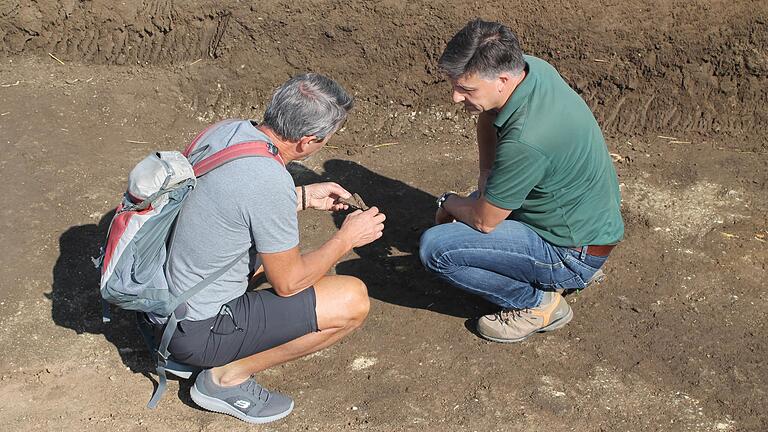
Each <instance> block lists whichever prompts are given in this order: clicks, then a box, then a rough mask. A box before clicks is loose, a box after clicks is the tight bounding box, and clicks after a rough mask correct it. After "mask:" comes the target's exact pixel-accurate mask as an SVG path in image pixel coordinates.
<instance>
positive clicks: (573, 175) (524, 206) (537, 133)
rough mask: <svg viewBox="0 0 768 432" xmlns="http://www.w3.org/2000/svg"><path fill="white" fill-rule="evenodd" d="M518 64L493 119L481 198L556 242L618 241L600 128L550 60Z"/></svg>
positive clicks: (615, 199) (614, 191)
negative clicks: (520, 69) (517, 77)
mask: <svg viewBox="0 0 768 432" xmlns="http://www.w3.org/2000/svg"><path fill="white" fill-rule="evenodd" d="M525 62H526V72H527V75H526V77H525V79H524V80H523V82H522V83H520V85H519V86H518V87H517V88H516V89H515V91H514V92H513V93H512V96H511V97H510V98H509V100H508V101H507V103H506V104H505V105H504V107H503V108H502V109H501V110H500V111H499V113H498V115H497V117H496V120H495V122H494V126H495V127H496V132H497V145H496V159H495V161H494V164H493V168H492V170H491V174H490V176H489V178H488V182H487V184H486V190H485V198H486V199H487V200H488V202H490V203H491V204H493V205H495V206H497V207H501V208H503V209H507V210H512V214H511V215H510V219H514V220H517V221H520V222H522V223H524V224H526V225H528V226H530V227H531V228H532V229H533V230H534V231H536V232H537V233H538V234H539V235H540V236H541V237H542V238H544V240H546V241H548V242H550V243H552V244H555V245H557V246H584V245H607V244H615V243H617V242H618V241H620V240H621V239H622V237H623V236H624V222H623V221H622V218H621V212H620V206H621V197H620V194H619V184H618V179H617V177H616V171H615V170H614V167H613V162H612V161H611V157H610V155H609V154H608V148H607V147H606V145H605V140H604V139H603V134H602V133H601V132H600V126H598V124H597V121H596V120H595V117H594V116H593V115H592V112H591V111H590V110H589V107H588V106H587V104H586V103H585V102H584V101H583V100H582V99H581V97H579V95H578V94H576V92H575V91H573V89H571V88H570V87H569V86H568V84H567V83H566V82H565V81H564V80H563V78H562V77H561V76H560V74H558V73H557V71H556V70H555V68H554V67H552V65H550V64H549V63H547V62H546V61H544V60H541V59H539V58H536V57H532V56H525Z"/></svg>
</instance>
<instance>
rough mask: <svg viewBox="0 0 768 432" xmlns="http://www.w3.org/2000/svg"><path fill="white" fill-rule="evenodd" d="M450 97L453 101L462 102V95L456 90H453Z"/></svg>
mask: <svg viewBox="0 0 768 432" xmlns="http://www.w3.org/2000/svg"><path fill="white" fill-rule="evenodd" d="M451 98H452V99H453V103H459V102H464V96H463V95H462V94H461V93H459V92H458V91H456V90H454V91H453V94H452V95H451Z"/></svg>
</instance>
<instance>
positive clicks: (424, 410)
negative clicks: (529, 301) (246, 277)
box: [0, 0, 768, 431]
mask: <svg viewBox="0 0 768 432" xmlns="http://www.w3.org/2000/svg"><path fill="white" fill-rule="evenodd" d="M475 16H480V17H484V18H487V19H496V20H500V21H503V22H505V23H507V24H508V25H510V26H511V27H512V28H514V29H515V30H516V31H517V32H518V34H519V36H520V39H521V42H522V45H523V48H524V50H525V51H527V52H528V53H531V54H533V55H537V56H539V57H542V58H544V59H546V60H548V61H550V62H551V63H553V64H554V65H555V66H556V67H557V68H558V69H559V70H560V71H561V72H562V74H563V76H564V77H565V78H566V79H567V80H568V82H569V83H570V84H571V85H572V86H573V87H574V88H575V89H576V90H577V91H578V92H579V93H580V94H581V95H582V96H583V97H584V99H585V100H586V101H587V102H588V103H589V105H590V107H591V108H592V109H593V111H594V112H595V114H596V116H597V118H598V120H599V121H600V123H601V124H602V125H603V127H604V131H605V135H606V138H607V141H608V146H609V150H610V151H611V152H612V153H615V154H616V155H617V156H616V159H617V164H616V166H617V171H618V174H619V176H620V182H621V185H622V191H623V214H624V217H625V221H626V225H627V231H626V240H625V241H624V242H623V243H622V244H621V246H620V247H619V248H618V249H617V250H616V251H615V252H614V254H613V255H612V256H611V258H610V260H609V262H608V264H607V268H606V273H607V275H608V278H607V280H606V281H605V282H604V283H603V284H601V285H599V286H596V287H592V288H590V289H587V290H585V291H584V292H582V293H580V294H578V295H572V296H569V297H568V298H567V300H568V302H569V303H570V304H571V307H572V308H573V309H574V312H575V318H574V320H573V321H572V322H571V324H570V325H568V326H567V327H566V328H564V329H562V330H560V331H557V332H553V333H547V334H543V335H537V336H535V337H532V338H531V339H529V340H528V341H526V342H524V343H520V344H514V345H502V344H494V343H489V342H486V341H484V340H482V339H480V338H478V337H477V336H475V335H474V334H473V333H472V332H470V331H468V330H467V326H468V325H469V324H468V322H469V319H471V318H473V317H476V316H478V315H480V314H482V313H484V312H487V311H489V308H488V305H487V304H484V303H482V302H481V301H479V300H477V299H475V298H473V297H471V296H468V295H465V294H462V293H460V292H457V291H456V290H454V289H452V288H450V287H448V286H446V285H444V284H442V283H440V282H438V281H436V280H434V279H433V278H431V277H430V276H429V275H428V274H427V273H426V272H425V271H424V270H423V269H422V268H421V266H420V264H419V262H418V258H417V256H416V251H417V250H418V239H419V235H420V233H421V232H422V231H423V230H424V229H425V228H427V227H428V226H430V223H431V222H430V221H431V219H432V216H433V210H434V198H435V196H437V195H438V194H440V193H441V192H443V191H445V190H449V189H453V190H459V191H470V190H472V188H473V185H474V183H475V178H476V177H475V176H476V173H475V171H476V164H477V154H476V150H475V142H474V119H473V118H471V117H469V116H468V115H466V114H465V113H463V112H462V111H461V110H460V109H459V107H456V106H453V105H451V104H450V101H449V97H448V96H449V86H448V84H447V83H446V82H445V81H444V79H443V78H442V77H441V76H440V74H439V73H438V72H437V70H436V61H437V58H438V56H439V53H440V52H441V50H442V48H443V47H444V45H445V42H446V40H447V39H448V38H450V36H451V35H452V34H453V33H454V32H455V31H456V30H457V29H459V28H460V27H461V26H462V25H463V24H464V23H465V22H466V21H467V20H468V19H469V18H472V17H475ZM766 46H768V3H766V2H765V1H764V0H757V1H738V0H737V1H728V2H726V1H717V0H716V1H705V0H694V1H677V0H655V1H653V0H652V1H640V0H627V1H616V0H593V1H588V0H544V1H533V0H522V1H510V2H498V1H489V2H467V1H456V0H444V1H440V2H438V1H424V0H411V1H408V2H405V1H394V0H385V1H369V0H352V1H349V2H344V1H313V0H294V1H274V0H266V1H261V2H244V1H237V0H224V1H213V0H143V1H138V0H136V1H124V2H120V1H117V2H113V1H108V0H90V1H86V0H79V1H78V0H60V1H55V0H27V1H19V0H0V148H1V149H2V151H1V152H0V196H1V197H2V200H3V205H2V209H1V210H0V214H1V215H2V216H0V217H1V219H0V221H2V223H1V224H0V248H1V249H0V250H1V251H2V252H0V253H1V254H2V255H1V256H2V264H3V266H2V269H0V345H2V347H3V349H2V350H0V388H2V392H0V425H2V426H0V429H2V430H9V431H11V430H12V431H31V430H56V431H58V430H104V431H143V430H173V431H192V430H205V431H231V430H252V429H257V430H279V431H293V430H320V431H333V430H363V429H368V430H377V431H391V430H428V431H433V430H451V431H452V430H462V431H463V430H467V431H497V430H498V431H523V430H526V431H529V430H541V431H544V430H546V431H566V430H568V431H570V430H579V431H765V430H768V414H767V413H766V407H768V403H767V402H766V398H767V397H768V394H767V393H768V365H766V347H767V346H768V342H767V341H768V327H767V326H766V323H767V322H768V319H767V318H768V317H767V316H766V302H768V292H767V291H768V290H767V289H766V287H767V285H768V282H766V280H767V278H766V261H767V260H768V243H766V241H768V232H767V231H766V230H768V217H767V216H766V214H768V189H767V188H768V133H767V132H766V125H767V124H768V109H767V108H766V106H767V104H768V51H766ZM310 70H311V71H317V72H321V73H325V74H328V75H330V76H332V77H334V78H336V79H337V80H339V81H340V82H342V83H343V84H344V85H345V86H346V87H347V88H349V89H350V90H351V91H352V92H354V94H355V95H356V99H357V107H356V109H355V111H354V113H353V114H352V115H351V118H350V119H349V121H348V122H347V126H346V128H345V129H344V130H343V131H341V132H340V133H339V134H338V135H337V136H336V137H335V140H334V141H333V142H332V143H331V145H330V146H328V148H327V149H325V150H323V151H322V152H321V153H320V154H319V155H318V156H317V157H316V158H315V159H313V160H310V161H309V162H307V163H306V164H305V165H304V166H303V167H301V166H298V167H294V171H295V174H296V179H297V182H299V183H306V182H313V181H317V180H320V179H331V180H335V181H338V182H340V183H342V184H343V185H344V186H346V187H347V188H348V189H349V190H351V191H354V192H358V193H359V194H360V195H361V196H362V197H363V198H364V199H365V201H366V203H367V204H368V205H377V206H379V207H380V208H381V209H383V211H384V212H386V213H387V215H388V217H389V220H388V224H387V228H386V231H385V235H384V237H383V238H382V239H381V240H379V241H378V242H377V243H375V244H373V245H371V246H368V247H364V248H361V249H359V250H356V251H355V253H351V254H350V255H349V256H347V257H346V258H345V259H344V260H343V261H342V262H341V263H340V264H338V265H337V266H336V268H335V269H334V271H335V272H336V273H339V274H351V275H357V276H359V277H361V278H362V279H363V280H365V282H366V283H367V284H368V287H369V292H370V295H371V298H372V308H371V313H370V316H369V318H368V320H367V322H366V324H365V325H364V326H363V328H362V329H361V330H360V331H358V332H356V333H355V334H354V335H353V336H351V337H349V338H348V339H346V340H344V341H343V342H342V343H340V344H338V345H336V346H333V347H331V348H329V349H326V350H324V351H322V352H319V353H317V354H315V355H312V356H309V357H308V358H305V359H301V360H297V361H294V362H291V363H289V364H286V365H283V366H280V367H277V368H274V369H273V370H269V371H266V372H264V373H261V374H259V380H260V382H262V383H263V384H264V385H265V386H267V387H268V388H270V389H276V390H280V391H282V392H285V393H287V394H289V395H291V396H292V397H294V399H295V401H296V409H295V410H294V412H293V414H292V415H290V416H289V417H288V418H286V419H284V420H282V421H280V422H277V423H274V424H270V425H266V426H250V425H246V424H245V423H241V422H239V421H238V420H235V419H233V418H231V417H227V416H223V415H218V414H213V413H210V412H206V411H203V410H201V409H199V408H197V407H196V406H195V405H194V403H193V402H192V401H191V400H190V398H189V387H190V382H188V381H184V380H181V381H172V382H171V383H170V389H169V391H168V393H167V394H166V397H165V398H164V399H163V400H162V402H161V404H160V406H159V408H158V409H156V410H148V409H146V408H145V407H144V404H145V403H146V401H147V399H148V397H149V395H150V393H151V390H152V388H153V381H152V380H151V379H150V377H152V375H151V372H152V363H151V361H150V359H149V356H148V354H147V352H146V350H145V349H144V347H143V345H142V342H141V341H140V339H139V336H138V335H137V333H136V332H135V330H134V327H133V325H132V324H131V321H130V317H129V316H128V315H127V314H122V313H117V314H116V317H115V322H114V323H113V324H112V325H110V326H106V325H103V324H102V323H101V320H100V305H99V301H98V299H99V297H98V291H97V283H98V275H97V273H96V271H95V270H94V269H93V266H92V264H91V257H92V256H95V255H97V251H98V247H99V245H100V243H101V241H102V239H103V237H104V233H105V231H106V228H107V224H108V217H109V215H110V210H111V209H112V208H113V207H114V205H116V203H117V202H118V200H119V197H120V194H121V192H122V191H123V189H124V187H125V180H126V176H127V173H128V171H129V169H130V168H131V167H132V166H133V165H134V164H135V163H136V162H137V161H138V160H140V159H141V158H142V157H144V156H145V155H146V154H147V153H149V152H150V151H152V150H154V149H181V148H182V147H183V146H184V145H185V144H186V143H187V142H188V141H189V140H190V139H191V137H193V136H194V134H195V133H196V132H197V131H199V130H200V129H201V128H203V127H204V126H205V125H206V124H207V123H209V122H211V121H213V120H216V119H221V118H227V117H240V118H256V119H258V118H260V116H261V113H262V112H263V109H264V104H265V102H266V100H267V97H268V96H269V94H270V93H271V91H272V89H273V88H274V87H275V86H276V85H278V84H279V83H281V82H282V81H284V80H285V79H286V78H287V77H289V76H291V75H293V74H296V73H299V72H303V71H310ZM300 223H301V227H302V230H303V231H302V235H303V238H302V243H303V247H304V248H306V249H310V248H312V247H315V246H317V245H319V244H321V242H322V241H324V240H325V239H326V238H328V237H329V236H330V235H331V233H332V232H333V231H334V230H335V229H336V227H337V226H338V223H339V219H338V217H337V218H334V217H332V216H331V215H328V214H325V213H320V212H307V213H306V214H302V215H301V218H300ZM201 247H205V245H201Z"/></svg>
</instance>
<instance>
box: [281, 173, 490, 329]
mask: <svg viewBox="0 0 768 432" xmlns="http://www.w3.org/2000/svg"><path fill="white" fill-rule="evenodd" d="M290 171H291V173H292V174H293V176H294V179H295V181H296V184H309V183H315V182H321V181H334V182H337V183H339V184H340V185H342V186H343V187H344V188H345V189H347V190H349V191H350V192H356V193H358V194H359V195H360V196H361V197H362V198H363V199H364V200H365V202H366V204H367V205H369V206H376V207H378V208H379V210H381V211H382V212H383V213H384V214H386V215H387V221H386V222H385V228H384V235H383V236H382V237H381V238H380V239H379V240H377V241H375V242H374V243H372V244H370V245H367V246H364V247H361V248H357V249H356V250H355V252H357V254H358V255H359V256H360V258H359V259H354V260H350V261H345V262H342V263H339V264H338V265H337V266H336V273H337V274H344V275H351V276H356V277H358V278H360V279H362V280H363V281H364V282H365V283H366V285H368V293H369V295H370V296H371V297H373V298H375V299H378V300H381V301H384V302H387V303H392V304H396V305H400V306H404V307H408V308H417V309H427V310H430V311H434V312H436V313H439V314H445V315H452V316H456V317H462V318H472V317H477V316H479V315H482V314H485V313H491V312H493V311H494V308H493V306H492V305H491V304H489V303H487V302H485V301H484V300H482V299H481V298H479V297H476V296H473V295H469V294H466V293H464V292H462V291H460V290H457V289H455V288H453V287H451V286H449V285H448V284H446V283H444V282H441V281H439V280H437V279H436V278H435V277H433V276H432V275H431V274H430V273H428V272H427V271H426V270H424V268H423V266H422V265H421V262H420V261H419V238H420V237H421V234H422V233H423V232H424V231H425V230H426V229H428V228H429V227H431V226H432V225H433V221H434V214H435V200H436V199H437V198H436V197H435V196H433V195H431V194H428V193H426V192H424V191H422V190H419V189H417V188H414V187H412V186H409V185H407V184H405V183H403V182H401V181H399V180H395V179H391V178H389V177H385V176H382V175H380V174H377V173H375V172H373V171H371V170H369V169H367V168H365V167H364V166H362V165H360V164H357V163H355V162H351V161H344V160H338V159H332V160H328V161H326V162H325V164H324V165H323V174H322V175H318V174H316V173H314V172H313V171H310V170H308V169H306V168H304V167H303V166H302V165H299V164H292V165H291V167H290ZM344 217H345V214H337V215H335V216H334V221H335V223H336V226H337V227H339V226H341V223H342V222H343V220H344Z"/></svg>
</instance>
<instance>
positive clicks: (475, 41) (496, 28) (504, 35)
mask: <svg viewBox="0 0 768 432" xmlns="http://www.w3.org/2000/svg"><path fill="white" fill-rule="evenodd" d="M438 65H439V67H440V69H441V70H442V71H443V72H444V73H445V74H446V75H448V76H449V77H450V78H451V79H457V78H459V77H460V76H462V75H467V74H470V75H471V74H479V75H480V76H481V77H483V78H495V77H496V76H498V75H499V74H500V73H502V72H509V73H511V74H513V75H518V74H520V73H521V72H522V71H523V69H524V68H525V60H523V51H522V50H521V49H520V42H518V40H517V36H515V34H514V33H513V32H512V30H510V29H509V28H508V27H507V26H505V25H503V24H501V23H497V22H489V21H483V20H480V19H475V20H473V21H470V22H468V23H467V25H465V26H464V28H463V29H461V30H459V32H458V33H456V35H455V36H454V37H453V38H452V39H451V40H450V41H449V42H448V45H447V46H446V47H445V51H443V54H442V55H441V56H440V60H439V61H438Z"/></svg>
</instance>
